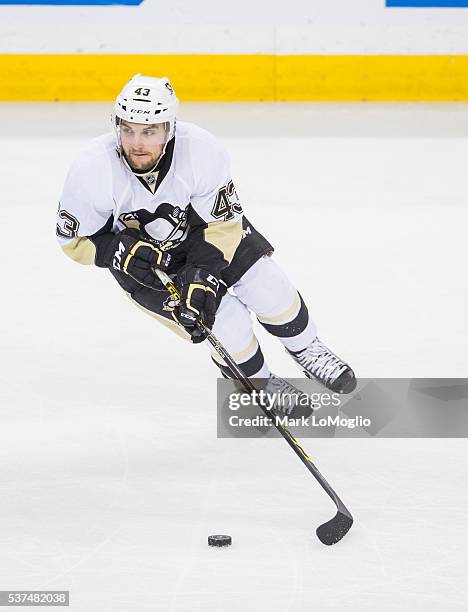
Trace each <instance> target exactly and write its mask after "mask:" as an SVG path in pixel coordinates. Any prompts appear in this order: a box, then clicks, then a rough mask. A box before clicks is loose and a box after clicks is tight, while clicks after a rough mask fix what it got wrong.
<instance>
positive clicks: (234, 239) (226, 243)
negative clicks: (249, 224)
mask: <svg viewBox="0 0 468 612" xmlns="http://www.w3.org/2000/svg"><path fill="white" fill-rule="evenodd" d="M204 238H205V241H206V242H209V243H210V244H212V245H213V246H215V247H216V248H218V249H219V250H220V251H221V252H222V254H223V255H224V259H225V260H226V261H227V262H228V263H231V260H232V258H233V257H234V253H235V252H236V249H237V247H238V246H239V243H240V241H241V239H242V221H213V223H208V227H206V228H205V231H204Z"/></svg>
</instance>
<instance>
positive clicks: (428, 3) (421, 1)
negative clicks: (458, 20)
mask: <svg viewBox="0 0 468 612" xmlns="http://www.w3.org/2000/svg"><path fill="white" fill-rule="evenodd" d="M386 6H388V7H392V6H407V7H414V8H417V7H420V8H431V7H432V8H464V7H465V8H466V7H468V0H387V1H386Z"/></svg>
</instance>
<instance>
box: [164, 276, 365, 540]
mask: <svg viewBox="0 0 468 612" xmlns="http://www.w3.org/2000/svg"><path fill="white" fill-rule="evenodd" d="M154 271H155V272H156V274H157V275H158V278H159V280H160V281H161V282H162V284H163V285H164V286H165V287H166V289H167V290H168V291H169V293H170V294H171V296H172V297H173V298H174V300H176V301H178V300H180V293H179V290H178V289H177V287H176V286H175V285H174V283H173V282H172V280H171V279H170V277H169V276H168V275H167V274H166V273H165V272H163V271H162V270H158V269H157V268H155V269H154ZM197 325H198V326H199V328H200V329H201V330H202V331H203V333H204V334H205V335H206V339H207V340H208V342H209V343H210V344H211V346H212V347H213V348H214V350H215V351H216V352H217V353H218V355H219V356H220V357H221V358H222V359H223V361H224V362H225V364H226V365H227V367H228V368H229V370H230V372H231V374H232V376H233V378H235V379H237V380H239V381H240V382H241V383H242V385H243V387H244V389H245V390H246V391H247V392H248V393H252V392H255V391H257V389H256V388H255V386H254V384H253V383H252V381H251V380H250V378H248V377H247V376H246V375H245V374H244V373H243V372H242V370H241V369H240V368H239V366H238V365H237V363H236V362H235V361H234V359H233V358H232V357H231V356H230V355H229V353H228V352H227V351H226V349H225V348H224V347H223V345H222V344H221V343H220V342H219V340H218V339H217V338H216V336H215V335H214V334H213V332H212V331H211V330H210V329H208V328H207V327H206V326H205V325H204V324H203V323H202V322H201V321H199V322H198V323H197ZM260 407H261V409H262V411H263V412H264V414H265V415H266V416H267V417H268V418H271V414H270V411H269V410H268V409H267V408H265V407H264V406H263V404H262V403H261V402H260ZM272 421H273V424H274V426H275V427H276V429H277V430H278V431H279V432H280V434H281V435H282V436H283V438H284V439H285V440H286V442H287V443H288V444H289V446H290V447H291V448H292V449H293V451H294V452H295V453H296V455H297V456H298V457H299V459H300V460H301V461H302V463H303V464H304V465H305V466H306V468H307V469H308V470H309V472H311V473H312V474H313V476H314V477H315V478H316V480H317V481H318V482H319V484H320V485H321V487H322V488H323V489H324V491H325V492H326V493H327V495H328V496H329V497H330V498H331V499H332V500H333V501H334V503H335V505H336V510H337V512H336V515H335V516H334V517H333V518H332V519H330V520H329V521H327V522H326V523H323V525H320V526H319V527H317V529H316V534H317V537H318V539H319V540H320V541H321V542H322V543H323V544H326V545H327V546H330V545H331V544H336V543H337V542H339V541H340V540H341V539H342V538H343V537H344V536H345V535H346V534H347V533H348V531H349V530H350V529H351V525H352V524H353V517H352V515H351V513H350V511H349V510H348V509H347V508H346V506H345V505H344V503H343V502H342V501H341V499H340V498H339V497H338V495H337V494H336V493H335V491H334V490H333V489H332V487H331V486H330V485H329V483H328V482H327V481H326V480H325V478H324V476H322V474H321V473H320V472H319V470H318V468H317V467H316V466H315V464H314V463H313V462H312V459H311V458H310V457H309V456H308V455H307V453H306V452H305V451H304V449H303V448H302V447H301V446H300V444H299V443H298V442H297V440H296V439H295V438H294V436H293V435H292V433H291V432H290V431H289V430H288V429H287V428H286V427H284V426H283V425H281V424H280V423H277V420H276V419H272Z"/></svg>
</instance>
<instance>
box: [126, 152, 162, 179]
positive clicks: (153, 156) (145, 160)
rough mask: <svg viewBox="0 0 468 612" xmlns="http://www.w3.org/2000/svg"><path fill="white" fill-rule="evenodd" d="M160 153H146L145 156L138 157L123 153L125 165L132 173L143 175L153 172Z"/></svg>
mask: <svg viewBox="0 0 468 612" xmlns="http://www.w3.org/2000/svg"><path fill="white" fill-rule="evenodd" d="M161 153H162V152H159V153H149V152H148V153H147V154H146V155H145V156H143V155H141V156H139V155H135V154H132V153H131V152H129V153H128V154H127V153H125V151H124V152H123V154H124V156H125V159H126V160H127V164H128V165H129V166H130V168H131V169H132V170H133V171H134V172H137V173H138V174H144V173H145V172H150V171H151V170H153V169H154V167H155V166H156V164H157V163H158V161H159V158H160V157H161Z"/></svg>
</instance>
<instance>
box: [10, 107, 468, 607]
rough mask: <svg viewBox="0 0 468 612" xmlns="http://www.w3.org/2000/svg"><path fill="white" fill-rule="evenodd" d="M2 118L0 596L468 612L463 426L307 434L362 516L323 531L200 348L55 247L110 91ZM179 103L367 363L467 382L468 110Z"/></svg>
mask: <svg viewBox="0 0 468 612" xmlns="http://www.w3.org/2000/svg"><path fill="white" fill-rule="evenodd" d="M0 113H1V116H2V119H3V121H2V124H3V126H4V131H3V132H2V135H1V136H0V143H1V148H0V167H1V174H2V179H1V198H2V208H1V213H2V231H1V236H2V238H1V240H0V249H1V262H2V281H3V282H2V285H3V288H4V290H3V300H2V308H3V316H2V318H1V320H0V326H1V334H2V368H1V373H2V384H1V391H0V397H1V408H0V418H1V421H0V422H1V427H2V434H3V435H2V443H1V445H0V456H1V466H2V467H1V479H0V494H1V495H0V499H1V501H0V542H1V546H0V576H1V579H0V589H68V590H70V592H71V605H70V610H73V611H74V612H75V611H76V612H95V611H96V612H98V611H99V612H130V611H131V612H147V611H148V612H149V611H155V612H156V611H157V612H160V611H177V612H186V611H200V612H202V611H203V612H207V611H221V610H222V611H223V612H224V611H226V612H231V611H232V612H234V611H235V612H237V611H239V610H242V611H243V612H247V611H249V612H250V611H254V610H255V611H258V610H268V611H272V612H277V611H278V612H279V611H281V612H283V611H294V612H303V611H305V610H312V609H315V610H339V611H342V610H360V611H361V610H366V611H367V610H369V611H371V610H372V611H375V610H383V611H387V610H388V611H393V610H398V611H400V610H408V611H409V610H411V611H419V610H421V611H423V610H424V611H427V610H434V611H435V610H466V609H467V608H468V599H467V595H466V589H465V586H464V584H465V581H466V562H467V552H466V550H467V544H468V537H467V533H466V516H467V501H468V489H467V479H466V472H467V461H466V444H465V442H464V440H380V439H379V440H372V439H368V440H364V439H361V440H359V439H356V440H343V439H340V440H324V439H318V440H306V441H305V443H304V446H305V448H306V449H307V450H308V451H309V454H310V455H311V456H312V458H313V459H314V460H315V461H316V462H317V465H318V466H319V468H320V470H321V471H322V472H323V473H324V475H325V476H326V477H327V478H328V479H329V480H330V481H331V483H332V484H333V486H334V487H335V488H336V490H337V491H338V492H339V494H340V495H341V496H342V498H343V500H344V502H345V503H346V505H347V506H348V507H349V508H350V510H351V511H352V512H353V513H354V515H355V519H356V522H355V525H354V526H353V528H352V530H351V532H350V533H349V534H348V536H347V537H346V538H345V539H344V540H343V541H342V542H341V543H339V544H338V545H336V546H335V547H332V548H326V547H324V546H323V545H321V544H320V542H319V541H318V540H317V538H316V537H315V534H314V532H315V528H316V527H317V525H319V524H320V523H321V522H324V521H325V520H328V519H329V518H331V517H332V516H333V515H334V512H335V509H334V507H333V505H332V504H331V503H330V501H329V499H328V498H327V497H326V496H325V494H324V493H323V492H322V490H321V489H320V487H319V486H318V485H317V484H316V482H315V481H314V480H313V479H312V477H311V476H310V475H309V474H308V472H307V471H306V470H305V469H304V468H303V466H302V465H301V464H300V462H299V461H298V460H297V458H296V457H295V456H294V454H293V453H292V452H291V450H290V449H289V448H288V447H287V445H286V444H285V443H284V442H283V441H282V440H217V439H216V414H215V375H216V372H215V370H214V367H213V366H212V364H211V363H210V360H209V359H208V358H207V356H206V351H205V348H204V347H203V346H196V347H190V346H187V345H185V344H184V343H183V342H182V341H181V340H179V339H178V338H176V337H174V336H173V335H172V334H171V333H170V332H169V331H167V330H166V329H165V328H163V327H162V326H159V325H158V324H157V323H155V322H154V321H153V320H151V319H150V318H149V317H146V316H145V315H144V314H142V313H141V312H140V311H139V310H138V309H136V308H134V307H133V306H132V305H131V304H130V303H129V302H128V300H127V299H126V298H125V296H124V295H123V294H122V292H121V291H120V289H119V288H118V287H117V286H116V285H115V283H114V282H113V280H112V278H111V277H110V275H108V274H107V273H106V272H105V271H103V270H99V269H95V268H92V267H88V268H85V267H81V266H78V265H77V264H75V263H73V262H72V261H70V260H68V259H67V258H66V257H65V256H64V255H62V254H61V252H60V250H59V248H58V246H57V245H56V242H55V236H54V224H55V213H56V207H57V202H58V198H59V195H60V190H61V186H62V183H63V179H64V176H65V173H66V170H67V167H68V165H69V164H70V162H71V160H72V159H73V157H74V156H75V155H76V153H77V151H78V150H79V149H80V147H81V146H82V145H83V144H84V143H85V141H86V139H87V138H90V137H92V136H93V135H97V134H99V133H100V132H103V131H106V130H107V128H108V123H107V116H108V114H109V107H108V106H107V105H72V104H62V105H61V104H50V105H48V104H41V105H39V104H38V105H27V104H24V105H10V104H3V105H0ZM183 114H184V119H186V120H194V121H197V122H199V123H200V124H202V125H204V126H205V127H207V128H209V129H212V130H213V131H214V132H215V133H217V134H219V135H220V137H221V138H222V140H223V141H224V143H225V144H226V146H227V147H228V149H229V150H230V153H231V155H232V166H233V176H234V179H235V182H236V186H237V189H238V192H239V195H240V197H241V199H242V201H243V203H244V206H245V209H246V211H247V214H248V216H249V218H251V220H252V222H253V223H254V224H255V225H257V226H258V227H259V228H260V229H261V230H262V231H263V232H264V233H265V234H266V235H267V236H268V237H269V238H270V240H271V241H273V243H274V244H275V245H276V258H277V260H278V262H280V263H281V264H283V265H284V266H285V267H286V268H287V269H288V270H289V272H290V275H291V277H292V278H293V279H294V281H295V283H296V284H297V286H298V288H299V289H300V291H301V292H302V294H303V296H304V298H305V299H306V301H307V302H308V303H309V305H310V310H311V313H312V315H313V317H314V318H315V320H316V321H317V324H318V327H319V333H320V336H321V338H322V339H323V340H324V341H326V342H327V343H328V344H329V345H330V346H331V347H332V348H333V349H334V350H336V351H337V352H338V353H339V354H341V355H342V356H343V357H345V358H347V359H348V360H349V361H350V363H351V364H352V365H353V366H354V368H355V369H356V371H357V373H358V374H359V375H361V376H384V377H392V376H418V377H422V376H436V377H450V376H454V377H455V376H467V375H468V368H467V358H466V349H467V345H468V331H467V324H466V313H467V312H468V288H467V281H466V261H467V256H468V245H467V239H466V227H467V223H468V207H467V193H468V184H467V183H468V178H467V177H468V173H467V170H466V168H467V162H466V160H467V146H468V143H467V137H468V107H466V106H463V105H454V106H453V107H451V106H447V105H434V106H430V105H422V106H417V105H408V106H398V105H355V106H353V105H321V104H319V105H313V104H311V105H305V104H300V105H278V106H274V105H239V106H228V105H212V106H210V105H186V106H185V108H184V110H183ZM457 128H459V129H457ZM259 336H260V337H261V341H262V345H263V346H264V350H265V353H266V355H267V357H268V360H269V362H270V365H271V367H272V369H274V370H275V371H276V372H277V373H278V374H282V375H294V374H297V370H296V369H295V366H294V364H293V363H292V362H291V361H290V360H289V359H288V357H287V356H286V355H285V354H284V352H283V351H282V350H281V348H280V346H279V345H278V344H277V343H276V341H275V340H274V339H273V338H270V337H268V336H267V335H266V334H265V333H264V332H263V331H262V330H259ZM212 533H228V534H230V535H232V537H233V545H232V547H230V548H229V549H212V548H209V547H208V546H207V543H206V541H207V537H208V535H209V534H212ZM44 609H46V608H44ZM47 609H48V608H47ZM51 609H52V608H51Z"/></svg>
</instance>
